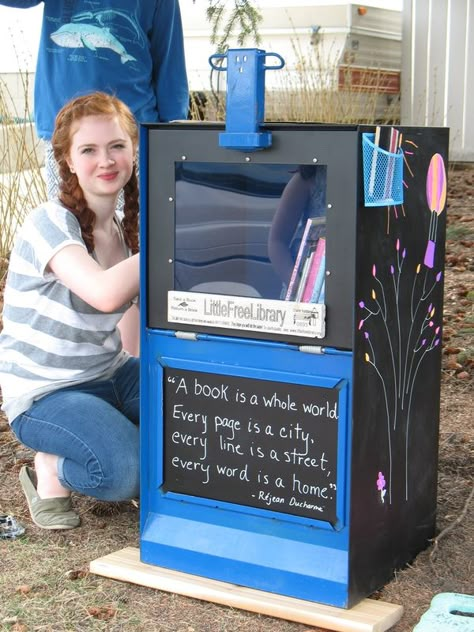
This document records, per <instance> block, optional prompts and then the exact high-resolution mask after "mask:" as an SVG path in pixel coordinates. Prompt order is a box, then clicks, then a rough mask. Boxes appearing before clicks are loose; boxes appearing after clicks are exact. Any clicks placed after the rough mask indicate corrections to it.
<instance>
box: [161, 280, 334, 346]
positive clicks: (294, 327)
mask: <svg viewBox="0 0 474 632" xmlns="http://www.w3.org/2000/svg"><path fill="white" fill-rule="evenodd" d="M325 316H326V306H325V305H324V304H322V303H295V302H291V301H274V300H269V299H263V298H248V297H245V296H227V295H224V294H204V293H199V292H179V291H170V292H168V321H169V322H170V323H184V324H186V325H197V326H198V327H201V326H204V327H206V326H207V327H223V328H226V329H238V330H245V331H254V332H256V333H258V332H265V333H270V334H272V333H273V334H280V335H289V336H304V337H305V338H324V336H325V335H326V326H325Z"/></svg>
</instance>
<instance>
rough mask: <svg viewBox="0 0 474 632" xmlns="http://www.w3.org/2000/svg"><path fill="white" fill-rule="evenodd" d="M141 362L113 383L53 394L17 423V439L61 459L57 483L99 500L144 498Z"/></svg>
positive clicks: (129, 365)
mask: <svg viewBox="0 0 474 632" xmlns="http://www.w3.org/2000/svg"><path fill="white" fill-rule="evenodd" d="M139 401H140V400H139V360H138V358H130V359H129V360H128V361H127V362H126V363H125V364H124V365H123V366H122V367H121V368H120V369H119V370H118V371H117V372H116V373H115V375H114V376H113V377H112V379H110V380H104V381H94V382H87V383H85V384H78V385H77V386H69V387H67V388H62V389H60V390H57V391H54V392H53V393H50V394H48V395H45V396H44V397H42V398H40V399H39V400H38V401H36V402H35V403H34V404H33V405H32V406H31V408H29V410H27V411H26V412H24V413H22V414H21V415H19V416H18V417H16V419H14V420H13V422H12V429H13V432H14V433H15V435H16V436H17V437H18V439H19V440H20V441H21V442H22V443H23V444H24V445H26V446H28V447H29V448H31V449H32V450H35V451H36V452H47V453H49V454H55V455H57V456H59V463H58V477H59V481H60V482H61V484H62V485H63V486H64V487H65V488H66V489H70V490H73V491H77V492H80V493H81V494H85V495H86V496H93V497H94V498H99V499H100V500H109V501H111V500H115V501H118V500H127V499H130V498H135V497H137V496H138V493H139V431H138V422H139Z"/></svg>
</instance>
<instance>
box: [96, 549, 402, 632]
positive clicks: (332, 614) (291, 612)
mask: <svg viewBox="0 0 474 632" xmlns="http://www.w3.org/2000/svg"><path fill="white" fill-rule="evenodd" d="M90 570H91V572H92V573H95V574H96V575H103V576H104V577H109V578H111V579H117V580H120V581H125V582H130V583H133V584H139V585H140V586H147V587H149V588H155V589H158V590H164V591H166V592H172V593H177V594H179V595H185V596H186V597H192V598H194V599H202V600H204V601H212V602H214V603H218V604H221V605H225V606H232V607H233V608H240V609H242V610H248V611H250V612H257V613H259V614H265V615H268V616H270V617H278V618H280V619H286V620H288V621H296V622H297V623H304V624H307V625H314V626H319V627H322V628H326V629H327V630H335V631H336V632H384V631H385V630H389V629H390V628H391V627H392V626H393V625H395V623H397V621H399V619H400V618H401V616H402V613H403V607H402V606H397V605H393V604H389V603H386V602H383V601H374V600H373V599H364V600H363V601H361V602H360V603H359V604H357V605H356V606H354V607H353V608H350V609H349V610H344V609H342V608H334V607H333V606H325V605H323V604H317V603H312V602H309V601H303V600H300V599H294V598H292V597H285V596H282V595H275V594H273V593H268V592H263V591H260V590H254V589H252V588H246V587H244V586H237V585H235V584H229V583H226V582H220V581H216V580H213V579H207V578H204V577H198V576H196V575H188V574H187V573H180V572H178V571H172V570H168V569H166V568H161V567H159V566H152V565H150V564H143V563H142V562H140V553H139V550H138V549H135V548H133V547H127V548H125V549H122V550H121V551H117V552H116V553H110V554H109V555H105V556H104V557H100V558H98V559H96V560H94V561H93V562H91V564H90Z"/></svg>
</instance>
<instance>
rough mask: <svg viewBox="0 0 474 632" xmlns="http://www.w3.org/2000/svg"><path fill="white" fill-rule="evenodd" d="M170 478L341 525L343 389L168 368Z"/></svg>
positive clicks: (218, 496)
mask: <svg viewBox="0 0 474 632" xmlns="http://www.w3.org/2000/svg"><path fill="white" fill-rule="evenodd" d="M163 379H164V389H163V392H164V420H165V421H164V485H163V489H164V491H167V492H176V493H181V494H186V495H192V496H198V497H202V498H208V499H213V500H220V501H225V502H230V503H236V504H239V505H245V506H250V507H257V508H260V509H267V510H271V511H277V512H282V513H287V514H293V515H295V516H304V517H307V518H313V519H317V520H323V521H327V522H330V523H331V524H335V522H336V491H337V490H336V480H337V441H338V424H339V421H338V420H339V410H338V407H339V390H338V389H337V388H326V387H319V386H307V385H301V384H293V383H287V382H274V381H270V380H262V379H251V378H243V377H236V376H230V375H220V374H215V373H203V372H195V371H189V370H182V369H172V368H165V370H164V378H163Z"/></svg>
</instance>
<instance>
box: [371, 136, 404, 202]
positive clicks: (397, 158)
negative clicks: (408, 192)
mask: <svg viewBox="0 0 474 632" xmlns="http://www.w3.org/2000/svg"><path fill="white" fill-rule="evenodd" d="M374 136H375V134H362V157H363V166H364V204H365V206H390V205H394V204H403V152H402V150H401V149H399V151H398V152H397V153H396V154H392V153H390V152H388V151H385V150H384V149H381V148H380V147H378V146H377V145H375V144H374V142H373V140H374Z"/></svg>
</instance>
